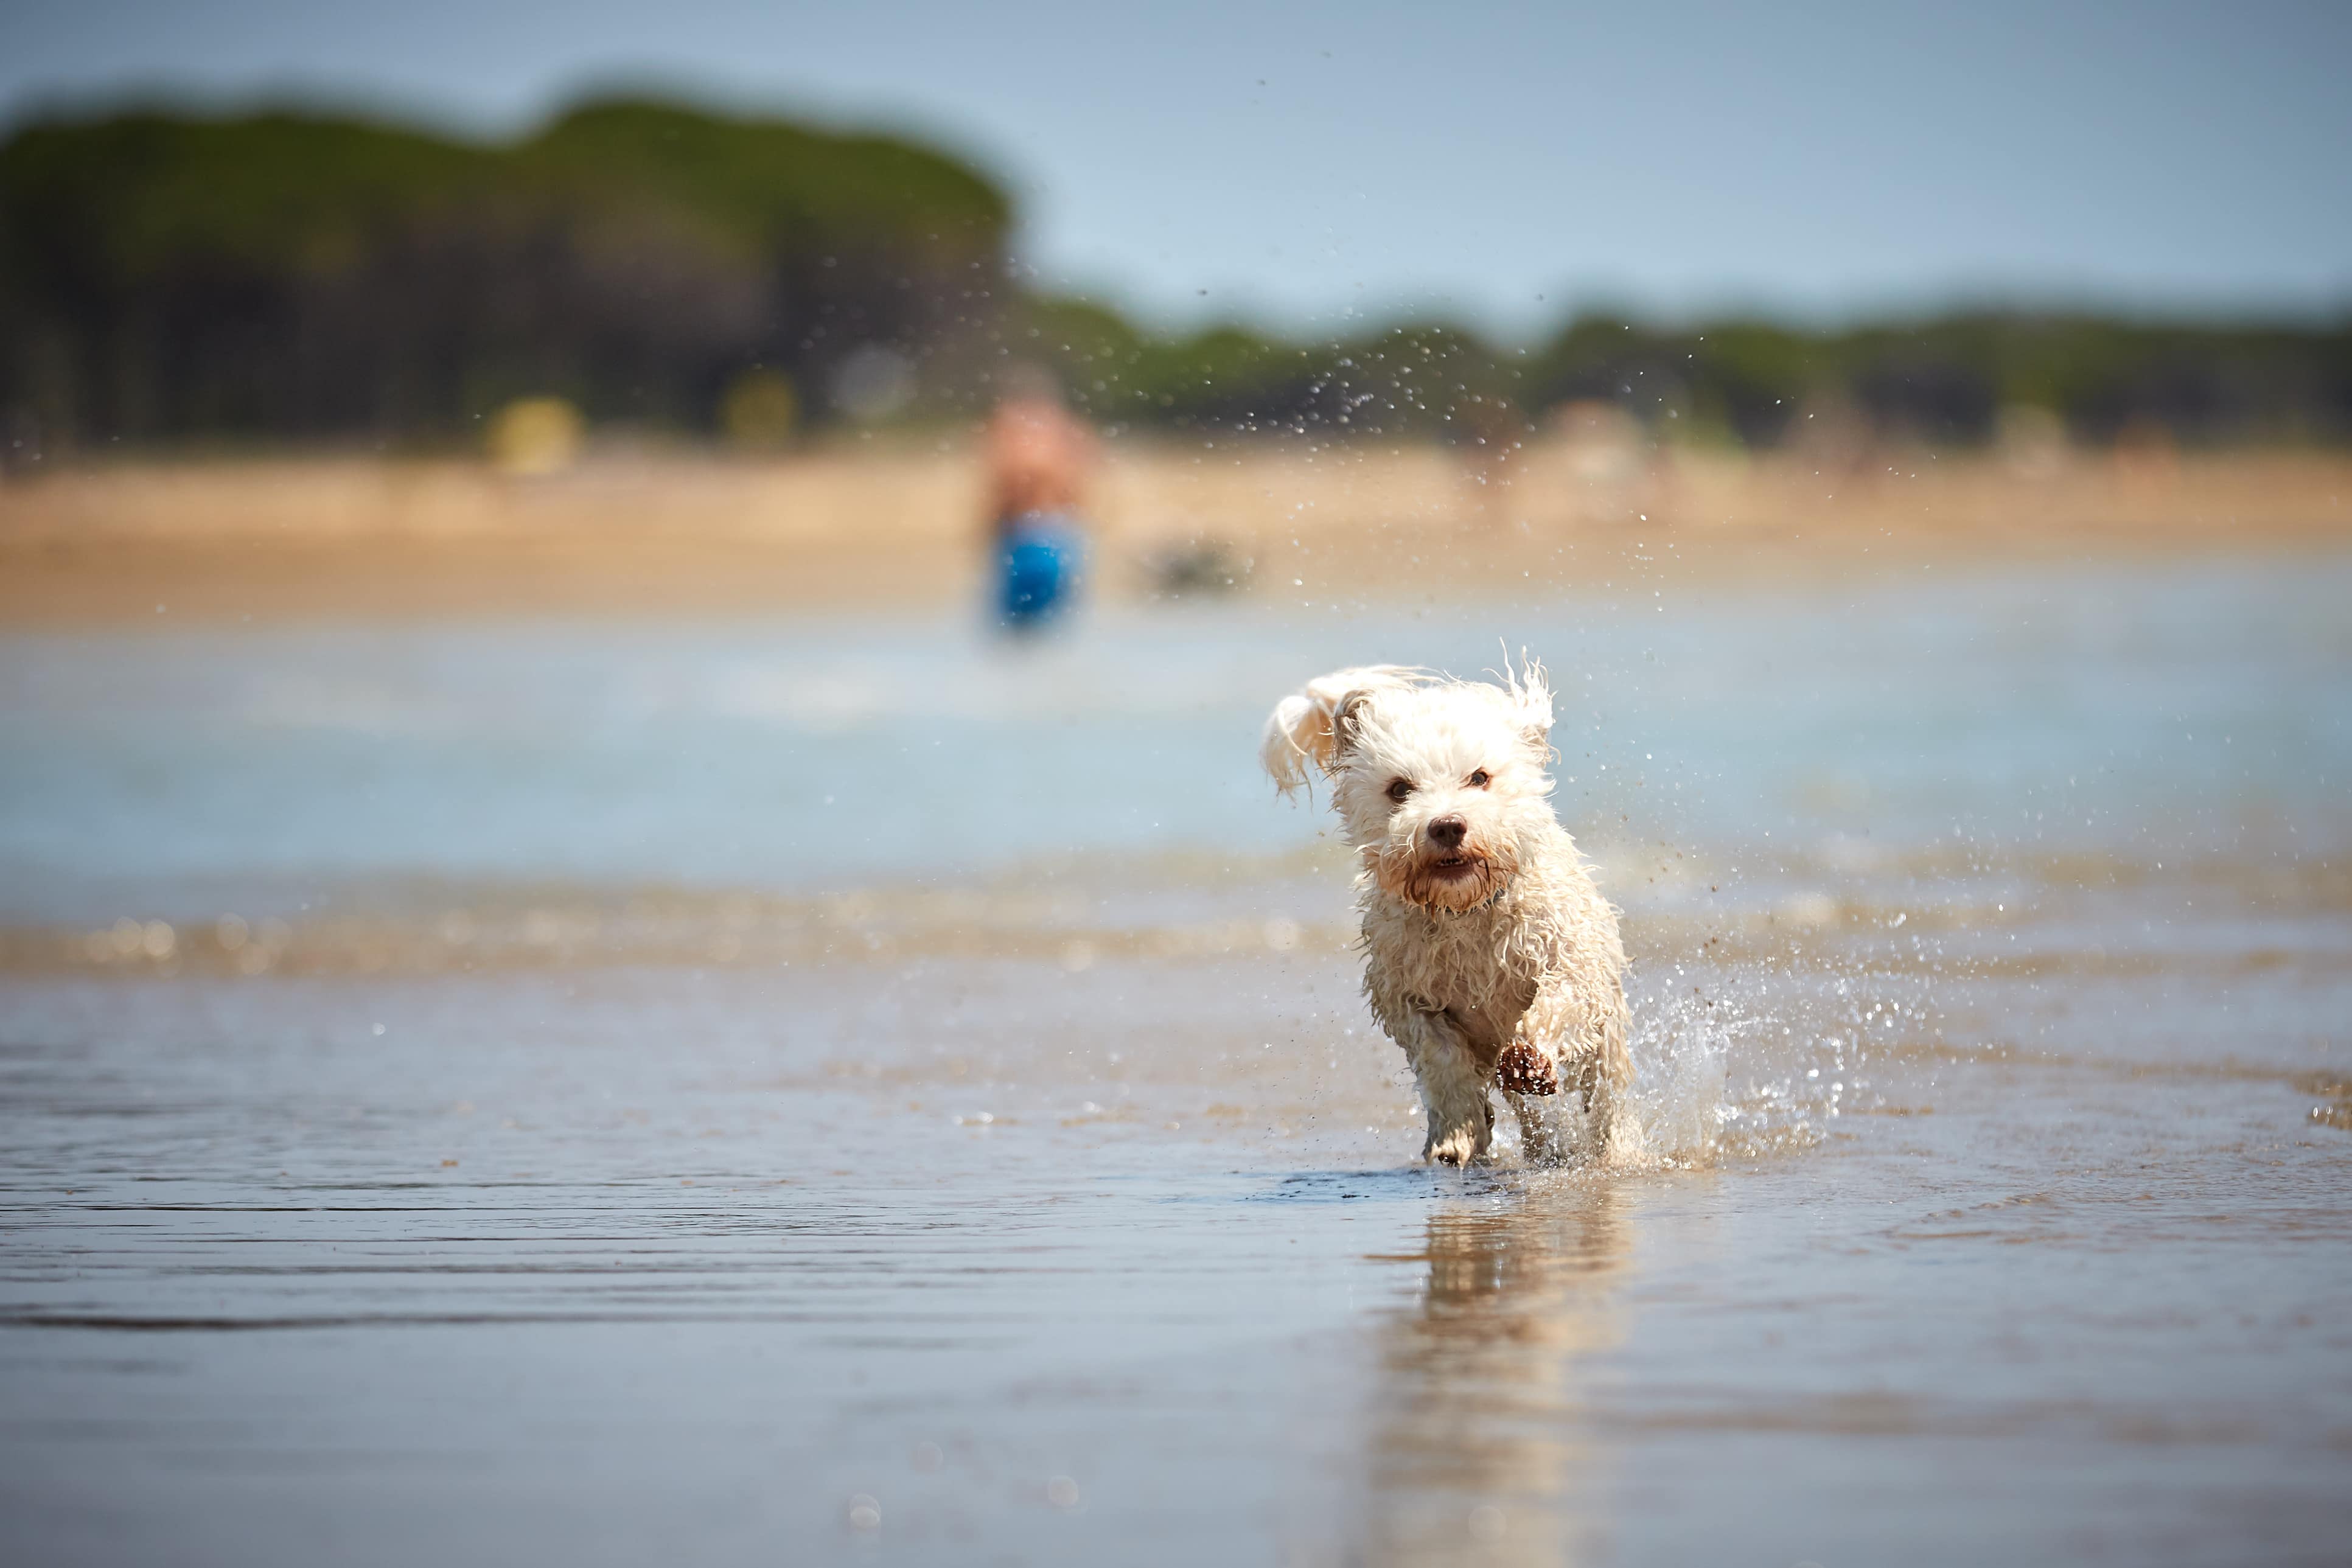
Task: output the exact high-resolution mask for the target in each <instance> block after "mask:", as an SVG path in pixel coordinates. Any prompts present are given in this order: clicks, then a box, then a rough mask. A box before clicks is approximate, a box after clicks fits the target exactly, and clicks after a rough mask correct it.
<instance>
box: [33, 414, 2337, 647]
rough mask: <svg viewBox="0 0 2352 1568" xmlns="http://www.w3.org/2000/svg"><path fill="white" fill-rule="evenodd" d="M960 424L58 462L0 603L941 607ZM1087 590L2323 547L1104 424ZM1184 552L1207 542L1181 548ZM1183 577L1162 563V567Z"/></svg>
mask: <svg viewBox="0 0 2352 1568" xmlns="http://www.w3.org/2000/svg"><path fill="white" fill-rule="evenodd" d="M980 492H981V486H980V478H979V475H978V473H977V470H976V467H975V465H974V462H973V459H972V457H971V455H970V453H969V452H968V451H967V450H966V449H964V448H963V447H961V446H960V445H953V444H950V445H947V446H934V447H925V448H916V449H910V448H906V447H899V448H894V449H889V450H884V449H881V448H878V447H864V448H859V447H852V448H845V449H836V450H833V451H827V452H822V453H814V454H808V455H797V456H793V457H790V458H784V459H778V460H774V461H769V462H751V461H738V460H730V459H726V458H722V457H719V456H714V455H703V454H696V453H657V454H652V455H647V454H643V453H635V454H608V455H599V456H595V457H592V458H591V459H590V460H589V461H587V462H585V463H583V464H582V465H579V466H578V467H576V468H574V469H572V471H571V472H569V473H566V474H562V475H559V476H552V477H539V478H530V479H519V478H512V477H509V476H503V475H500V474H499V473H498V472H496V471H494V470H493V469H491V468H490V467H488V466H487V465H482V464H478V463H472V462H467V461H459V460H416V459H393V458H383V457H374V456H314V457H299V458H275V459H266V460H237V461H231V460H213V461H189V460H183V461H170V462H162V461H147V462H121V463H111V464H101V465H83V466H79V467H72V468H64V469H59V470H56V471H52V472H48V473H36V474H32V475H24V474H18V475H13V476H8V477H6V478H5V480H0V622H7V623H16V624H26V623H58V622H79V621H116V620H121V619H124V618H131V617H139V616H152V615H153V614H156V613H158V612H157V610H156V606H157V605H159V604H160V605H163V606H164V610H163V613H169V614H174V615H181V616H189V617H197V618H204V619H222V618H226V619H231V620H235V619H239V618H247V617H251V618H279V617H284V616H288V615H297V616H300V615H321V614H323V615H351V614H357V615H392V616H400V615H411V614H458V615H466V614H475V613H491V612H496V613H511V612H518V611H521V612H549V613H572V612H592V613H608V612H645V613H678V612H711V613H732V612H762V611H770V610H785V609H794V608H803V607H812V606H826V605H857V604H898V605H909V604H923V603H929V602H948V601H953V600H955V599H956V598H957V597H958V596H960V595H963V594H966V593H968V592H969V591H970V589H971V581H972V579H973V575H974V573H975V572H976V571H977V570H978V565H979V558H978V549H979V542H978V529H977V527H976V522H975V518H976V515H977V512H978V509H979V497H980ZM1099 497H1100V504H1099V507H1098V508H1097V509H1098V512H1099V514H1100V524H1101V547H1102V548H1101V551H1100V559H1101V565H1102V568H1103V570H1102V573H1101V580H1102V585H1103V589H1104V591H1105V593H1106V594H1107V595H1108V596H1109V597H1112V598H1119V597H1133V596H1139V595H1143V594H1148V593H1151V592H1154V591H1165V590H1166V589H1167V588H1168V586H1169V584H1170V582H1171V575H1170V571H1171V569H1170V564H1169V563H1170V562H1171V560H1173V561H1178V562H1189V563H1190V564H1191V565H1192V567H1193V568H1194V569H1195V570H1194V576H1195V577H1196V578H1197V577H1199V576H1201V575H1203V574H1205V575H1209V576H1214V577H1222V576H1223V574H1224V572H1225V571H1226V570H1228V569H1229V568H1231V569H1235V570H1238V572H1239V573H1240V575H1242V576H1244V578H1245V579H1246V581H1245V582H1244V591H1258V592H1266V591H1285V592H1290V593H1294V594H1296V593H1299V592H1305V593H1307V594H1308V595H1309V596H1310V597H1311V596H1314V595H1317V594H1329V595H1334V596H1369V597H1407V596H1410V597H1416V598H1417V597H1420V596H1421V595H1422V594H1423V593H1426V592H1429V591H1439V592H1443V593H1448V594H1451V595H1456V596H1458V594H1459V593H1461V592H1464V591H1478V590H1479V589H1480V588H1481V587H1482V586H1485V585H1510V586H1512V587H1514V588H1517V587H1519V586H1522V585H1527V584H1534V585H1536V586H1538V587H1542V586H1548V585H1564V584H1566V583H1569V582H1572V581H1575V580H1581V579H1583V578H1586V577H1589V576H1591V575H1592V574H1594V573H1596V572H1600V571H1603V570H1606V569H1607V568H1608V567H1609V565H1610V564H1611V563H1612V561H1614V560H1616V559H1623V558H1625V557H1628V556H1630V555H1634V554H1637V553H1638V555H1639V556H1640V558H1641V559H1643V560H1645V561H1646V560H1652V559H1655V560H1658V561H1661V562H1664V563H1666V564H1668V565H1670V566H1673V567H1675V568H1679V569H1686V570H1695V571H1710V570H1732V571H1738V572H1743V573H1745V572H1754V571H1772V570H1795V571H1811V570H1821V569H1830V570H1839V569H1844V568H1848V567H1853V566H1857V565H1860V566H1864V567H1867V566H1871V565H1876V564H1882V563H1885V562H1887V561H1889V560H1901V559H1916V558H1927V559H1973V558H1977V557H1980V556H1985V555H1989V554H1990V555H2014V554H2018V553H2027V554H2052V555H2060V556H2075V555H2081V554H2086V553H2088V554H2098V553H2104V552H2111V551H2139V550H2147V549H2158V550H2184V549H2186V550H2233V549H2274V548H2283V547H2284V548H2294V547H2306V548H2307V547H2311V546H2321V547H2329V548H2332V547H2334V546H2336V545H2339V544H2341V543H2343V542H2344V541H2346V540H2347V539H2352V457H2347V456H2345V455H2334V454H2326V453H2237V454H2214V455H2171V454H2161V453H2159V454H2147V453H2141V454H2132V455H2105V454H2101V455H2064V454H2043V455H2039V456H2038V457H2034V458H2032V459H2031V460H2019V459H2017V458H2015V457H2011V458H2002V457H1998V456H1969V457H1963V458H1958V459H1954V458H1946V457H1939V456H1937V455H1932V454H1928V453H1925V452H1910V453H1887V452H1879V453H1862V454H1856V453H1839V454H1822V453H1796V454H1784V455H1774V456H1770V457H1762V458H1752V457H1747V456H1741V455H1727V454H1717V453H1709V452H1690V451H1673V450H1669V451H1663V452H1654V451H1650V450H1646V449H1640V448H1634V447H1627V446H1622V445H1619V446H1612V445H1609V444H1580V443H1576V442H1558V443H1553V444H1548V445H1544V446H1540V447H1538V448H1534V449H1531V450H1529V451H1528V452H1526V453H1524V454H1519V455H1515V456H1514V457H1513V459H1512V460H1510V461H1508V462H1505V463H1501V464H1488V465H1481V464H1479V463H1476V462H1465V460H1464V459H1463V458H1462V456H1461V455H1459V454H1456V453H1454V452H1451V451H1447V450H1444V449H1441V448H1436V447H1425V446H1424V447H1405V448H1388V447H1378V446H1339V447H1335V446H1329V445H1315V444H1307V443H1280V442H1275V441H1268V440H1264V439H1260V440H1254V441H1248V442H1225V443H1221V444H1213V445H1197V446H1194V445H1169V444H1149V443H1141V442H1135V443H1124V444H1119V443H1115V444H1113V447H1112V454H1111V456H1110V458H1109V460H1108V463H1107V465H1106V468H1105V471H1104V473H1103V475H1102V476H1101V484H1100V487H1099ZM1203 547H1209V548H1207V549H1205V550H1204V549H1203ZM1177 575H1178V576H1179V577H1181V570H1179V571H1178V574H1177Z"/></svg>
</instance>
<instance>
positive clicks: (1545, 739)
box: [1503, 648, 1552, 752]
mask: <svg viewBox="0 0 2352 1568" xmlns="http://www.w3.org/2000/svg"><path fill="white" fill-rule="evenodd" d="M1503 678H1504V680H1505V681H1506V682H1507V683H1508V689H1509V691H1510V694H1511V712H1512V717H1513V719H1514V720H1515V721H1516V722H1517V725H1518V727H1519V733H1520V734H1521V735H1523V736H1525V737H1527V741H1528V745H1529V746H1532V747H1535V748H1536V749H1537V750H1538V751H1542V752H1549V750H1550V749H1551V720H1552V713H1551V678H1550V677H1549V675H1547V674H1545V673H1544V667H1543V661H1542V660H1540V659H1538V658H1535V657H1533V656H1532V655H1530V654H1529V653H1528V651H1527V650H1526V649H1524V648H1522V649H1520V650H1519V668H1518V669H1517V671H1516V672H1514V671H1513V670H1512V668H1511V665H1510V661H1509V660H1508V659H1505V660H1504V661H1503Z"/></svg>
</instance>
